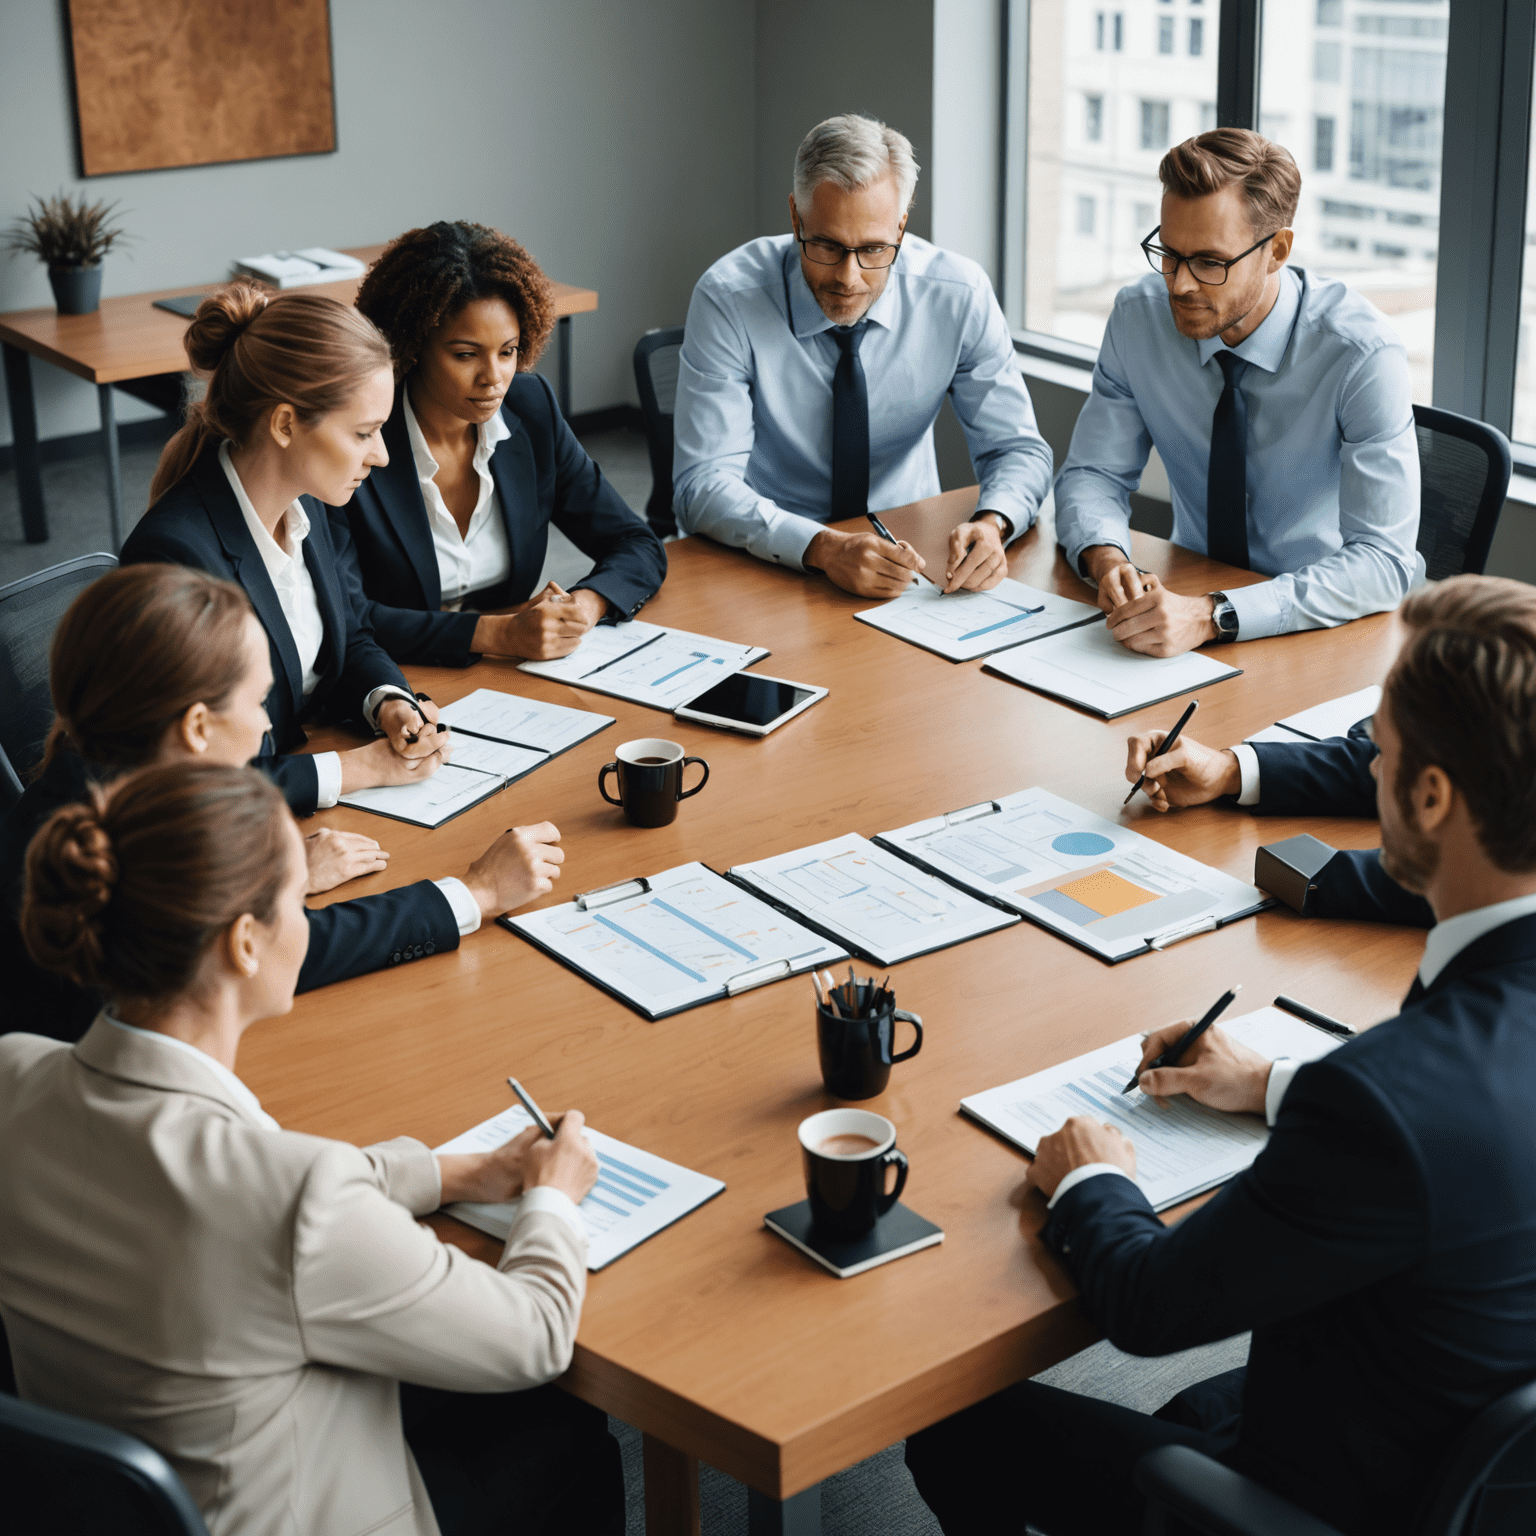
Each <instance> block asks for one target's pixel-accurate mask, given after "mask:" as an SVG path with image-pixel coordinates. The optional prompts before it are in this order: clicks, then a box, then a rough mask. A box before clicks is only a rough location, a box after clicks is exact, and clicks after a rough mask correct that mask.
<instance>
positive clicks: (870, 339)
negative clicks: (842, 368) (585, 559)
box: [673, 235, 1051, 569]
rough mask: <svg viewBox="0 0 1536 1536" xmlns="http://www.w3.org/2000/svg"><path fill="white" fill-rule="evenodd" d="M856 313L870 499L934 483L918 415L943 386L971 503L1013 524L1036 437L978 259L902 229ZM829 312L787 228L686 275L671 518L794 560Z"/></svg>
mask: <svg viewBox="0 0 1536 1536" xmlns="http://www.w3.org/2000/svg"><path fill="white" fill-rule="evenodd" d="M867 318H868V320H869V328H868V329H867V330H866V332H865V333H864V340H863V342H862V344H861V346H860V351H859V358H860V361H861V362H862V363H863V365H864V375H865V379H866V381H867V385H868V390H869V506H870V510H871V511H881V510H884V509H886V508H889V507H899V506H904V505H905V504H906V503H907V502H909V501H916V500H918V499H919V498H920V497H923V496H936V495H938V493H939V470H938V461H937V459H936V458H935V456H934V450H933V423H934V420H935V418H936V417H937V416H938V414H939V407H940V406H941V405H942V404H943V403H944V396H945V394H946V393H947V394H948V395H949V396H950V398H951V400H952V401H953V402H954V407H955V415H956V416H957V417H958V418H959V420H960V425H961V427H962V428H964V430H965V439H966V443H967V444H968V445H969V447H970V450H971V462H972V464H973V465H974V466H975V468H976V472H977V474H978V475H979V476H980V478H981V499H980V500H979V501H978V502H977V507H978V508H979V509H981V510H990V511H996V512H1001V513H1002V514H1003V515H1004V516H1005V517H1007V518H1008V520H1009V521H1010V522H1011V523H1012V524H1013V532H1014V534H1015V535H1018V534H1021V533H1023V532H1024V531H1025V530H1026V529H1027V528H1029V526H1030V525H1031V524H1032V523H1033V522H1034V520H1035V514H1036V512H1037V511H1038V510H1039V506H1040V503H1041V501H1043V500H1044V499H1045V495H1046V492H1047V491H1048V490H1049V489H1050V484H1051V450H1050V448H1049V447H1048V446H1047V444H1046V442H1045V440H1044V439H1043V438H1042V437H1041V436H1040V434H1039V432H1038V431H1037V430H1036V428H1035V412H1034V407H1033V406H1032V405H1031V404H1030V399H1029V391H1028V390H1027V389H1026V388H1025V387H1024V378H1023V375H1022V374H1020V372H1019V367H1018V363H1017V361H1016V360H1015V357H1014V352H1013V338H1012V337H1011V336H1010V334H1009V332H1008V324H1007V322H1006V321H1005V320H1004V319H1003V312H1002V310H1001V309H999V308H998V304H997V300H996V299H995V298H994V297H993V294H992V285H991V283H990V282H989V281H988V279H987V275H986V273H985V272H983V271H982V269H981V268H980V267H979V266H977V265H976V263H975V262H973V261H968V260H967V259H966V258H965V257H963V256H956V255H955V254H954V253H953V252H951V251H945V250H940V249H939V247H938V246H935V245H930V244H929V243H928V242H927V241H926V240H919V239H918V238H917V237H916V236H915V235H908V236H907V237H906V239H905V240H904V241H903V242H902V247H901V254H900V255H899V256H898V257H897V258H896V264H895V265H894V266H893V267H892V268H891V269H890V273H889V276H888V277H887V279H886V284H885V290H884V292H882V293H881V295H880V297H879V298H878V299H876V300H875V302H874V303H873V304H872V305H871V306H870V308H869V312H868V316H867ZM832 324H833V323H832V321H830V320H829V319H827V317H826V316H825V315H824V314H823V313H822V312H821V308H820V306H819V305H818V304H817V303H816V300H815V298H814V297H813V296H812V294H811V290H810V289H809V288H808V287H807V286H806V283H805V278H804V276H803V275H802V274H801V271H800V257H799V251H798V248H797V247H796V245H795V241H794V238H793V236H791V235H775V236H772V237H769V238H766V239H762V240H753V241H751V242H750V243H749V244H747V245H743V246H741V247H740V248H739V249H737V250H734V251H732V252H731V253H730V255H728V256H724V257H722V258H721V259H720V260H719V261H717V262H716V263H715V264H714V266H712V267H711V268H710V269H709V271H708V272H706V273H705V274H704V276H703V277H701V278H700V279H699V281H698V285H697V286H696V287H695V288H694V290H693V302H692V303H691V304H690V305H689V306H688V323H687V326H686V328H685V333H684V340H683V350H682V355H681V357H680V358H679V362H678V376H677V405H676V413H675V415H674V417H673V427H674V430H675V433H676V444H677V446H676V449H675V451H674V455H673V510H674V511H675V513H676V516H677V521H678V526H679V527H681V528H682V529H683V530H684V532H686V533H704V534H708V535H709V537H710V538H713V539H718V540H719V541H720V542H721V543H722V544H733V545H736V546H738V547H739V548H744V549H747V550H750V551H751V552H752V553H753V554H754V555H757V556H758V557H759V558H760V559H764V560H775V561H778V562H780V563H781V564H783V565H788V566H792V567H795V568H797V569H798V568H800V567H801V563H802V556H803V555H804V554H805V550H806V547H807V545H809V544H810V542H811V540H812V539H813V538H814V537H815V536H816V534H817V533H818V532H819V531H820V529H821V525H822V524H823V523H825V522H826V521H827V520H828V518H829V517H830V516H831V500H832V373H833V370H834V369H835V368H836V366H837V358H838V349H837V343H836V341H835V340H834V339H833V338H832V337H831V336H830V335H829V334H828V332H829V331H830V330H831V329H832Z"/></svg>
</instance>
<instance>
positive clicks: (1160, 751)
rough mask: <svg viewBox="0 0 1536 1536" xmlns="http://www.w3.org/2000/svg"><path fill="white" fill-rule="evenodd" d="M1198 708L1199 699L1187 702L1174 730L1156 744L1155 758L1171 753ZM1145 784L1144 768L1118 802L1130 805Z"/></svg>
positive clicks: (1148, 760)
mask: <svg viewBox="0 0 1536 1536" xmlns="http://www.w3.org/2000/svg"><path fill="white" fill-rule="evenodd" d="M1199 708H1200V700H1199V699H1191V700H1190V701H1189V708H1188V709H1186V710H1185V711H1184V713H1183V714H1182V715H1180V716H1179V722H1178V724H1177V725H1175V726H1174V728H1173V729H1172V730H1171V731H1169V732H1168V734H1167V735H1166V736H1164V737H1163V739H1162V740H1161V741H1160V742H1159V743H1158V744H1157V750H1156V756H1157V757H1164V756H1166V755H1167V754H1168V753H1169V752H1172V751H1173V749H1174V748H1175V747H1176V746H1177V745H1178V742H1179V736H1180V734H1181V733H1182V732H1183V730H1184V727H1185V726H1186V725H1188V724H1189V722H1190V720H1191V718H1192V717H1193V716H1194V713H1195V711H1196V710H1197V709H1199ZM1142 761H1143V763H1148V762H1151V761H1153V758H1152V757H1146V758H1143V759H1142ZM1146 782H1147V770H1146V768H1145V767H1143V768H1142V770H1141V776H1140V778H1138V779H1137V780H1136V782H1135V783H1134V784H1132V785H1131V792H1130V794H1128V795H1127V796H1126V797H1125V799H1124V800H1122V801H1121V802H1120V803H1121V805H1129V804H1130V803H1131V801H1132V800H1134V799H1135V798H1136V791H1137V790H1138V789H1140V788H1141V787H1142V785H1144V784H1145V783H1146Z"/></svg>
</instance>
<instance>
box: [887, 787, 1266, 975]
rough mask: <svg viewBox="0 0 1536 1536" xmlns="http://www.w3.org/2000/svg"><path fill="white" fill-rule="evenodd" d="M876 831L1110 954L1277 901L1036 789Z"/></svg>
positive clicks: (908, 853) (911, 854)
mask: <svg viewBox="0 0 1536 1536" xmlns="http://www.w3.org/2000/svg"><path fill="white" fill-rule="evenodd" d="M875 841H876V842H877V843H879V844H880V846H881V847H883V848H889V849H891V850H892V852H895V853H899V854H901V855H902V856H903V857H905V858H909V859H913V860H915V861H916V862H918V863H920V864H922V865H924V866H926V867H927V868H929V869H932V870H934V871H935V872H936V873H938V874H940V875H943V876H945V878H947V879H950V880H954V881H956V882H957V883H958V884H960V885H963V886H964V887H965V888H966V889H967V890H971V891H975V892H976V894H977V895H979V896H983V897H987V898H989V899H991V900H993V901H999V902H1002V903H1003V905H1005V906H1007V907H1009V908H1010V909H1011V910H1013V911H1015V912H1019V913H1022V914H1023V915H1024V916H1025V917H1027V918H1029V920H1030V921H1031V922H1035V923H1038V924H1040V926H1041V927H1042V928H1049V929H1050V930H1051V932H1052V933H1055V934H1058V935H1059V936H1060V937H1061V938H1064V939H1066V940H1067V941H1068V942H1069V943H1072V944H1076V945H1077V946H1078V947H1079V948H1080V949H1086V950H1087V951H1088V952H1089V953H1090V954H1093V955H1097V956H1098V957H1099V958H1100V959H1101V960H1108V961H1110V962H1111V963H1113V962H1115V961H1117V960H1126V959H1129V958H1130V957H1131V956H1132V955H1144V954H1146V953H1147V952H1148V951H1149V950H1154V949H1163V948H1166V947H1167V946H1168V945H1169V944H1171V943H1174V942H1177V941H1178V940H1179V939H1181V938H1186V937H1192V936H1193V935H1195V934H1198V933H1208V932H1210V931H1212V930H1213V929H1216V928H1221V927H1224V926H1225V925H1226V924H1227V923H1230V922H1233V921H1235V920H1236V919H1238V918H1240V917H1248V916H1250V915H1251V914H1253V913H1255V912H1258V911H1259V910H1261V909H1262V908H1264V907H1267V906H1272V905H1273V898H1272V897H1269V896H1266V895H1265V894H1264V893H1263V891H1261V890H1259V888H1258V887H1257V886H1253V885H1245V884H1244V883H1243V882H1242V881H1241V880H1234V879H1233V878H1232V877H1231V875H1228V874H1224V873H1223V872H1222V871H1221V870H1219V869H1212V868H1211V867H1210V866H1209V865H1208V864H1201V863H1200V862H1198V861H1197V860H1195V859H1191V858H1186V857H1185V856H1184V855H1183V854H1182V853H1176V852H1175V851H1174V850H1173V849H1172V848H1165V847H1163V845H1162V844H1161V843H1156V842H1153V840H1152V839H1151V838H1149V837H1143V836H1142V835H1141V834H1140V833H1139V832H1132V831H1130V830H1129V829H1127V828H1125V827H1122V826H1120V825H1119V824H1118V823H1116V822H1113V821H1106V820H1104V818H1103V817H1102V816H1095V815H1094V814H1093V812H1092V811H1085V810H1084V809H1083V808H1082V807H1081V806H1079V805H1073V804H1072V802H1071V801H1070V800H1063V799H1061V798H1060V796H1058V795H1053V794H1051V793H1050V792H1049V791H1048V790H1044V789H1025V790H1021V791H1020V792H1019V793H1018V794H1016V795H1009V796H1007V797H1006V798H1004V799H1002V800H985V801H983V802H982V803H981V804H980V805H973V806H968V807H967V808H966V809H964V810H960V811H951V812H949V813H948V814H946V815H944V816H939V817H935V818H934V819H933V820H930V821H918V822H914V823H913V824H912V825H911V826H908V827H901V828H898V829H897V830H896V831H894V832H882V833H881V834H880V835H879V836H878V837H877V838H876V839H875Z"/></svg>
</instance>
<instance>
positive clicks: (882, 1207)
mask: <svg viewBox="0 0 1536 1536" xmlns="http://www.w3.org/2000/svg"><path fill="white" fill-rule="evenodd" d="M880 1168H881V1172H882V1179H881V1182H882V1183H883V1182H884V1178H883V1173H884V1170H885V1169H887V1168H895V1170H896V1188H895V1189H893V1190H892V1191H891V1192H890V1194H888V1195H887V1194H879V1195H876V1196H875V1215H876V1216H884V1215H885V1214H886V1212H888V1211H889V1210H890V1209H891V1207H892V1206H894V1205H895V1204H896V1202H897V1201H898V1200H900V1199H901V1192H902V1190H904V1189H905V1188H906V1187H907V1154H906V1153H905V1152H903V1151H902V1150H901V1148H900V1147H892V1148H891V1150H890V1151H889V1152H887V1153H886V1154H885V1156H884V1157H882V1158H881V1159H880Z"/></svg>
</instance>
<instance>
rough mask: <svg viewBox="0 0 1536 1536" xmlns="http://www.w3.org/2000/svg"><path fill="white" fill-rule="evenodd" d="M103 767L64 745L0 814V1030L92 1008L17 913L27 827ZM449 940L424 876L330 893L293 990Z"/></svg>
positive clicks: (62, 1033) (66, 1028)
mask: <svg viewBox="0 0 1536 1536" xmlns="http://www.w3.org/2000/svg"><path fill="white" fill-rule="evenodd" d="M111 777H112V774H111V773H110V772H104V771H97V770H93V769H92V768H91V767H90V765H89V764H87V763H86V761H85V759H84V758H81V757H76V756H75V755H74V754H73V753H63V754H61V755H60V756H58V757H56V758H55V759H54V760H53V762H52V763H51V764H50V765H49V767H48V769H47V771H46V772H44V773H42V774H41V775H39V777H37V778H36V779H34V780H33V781H32V783H31V784H29V785H28V786H27V791H26V793H25V794H24V795H23V796H22V797H21V799H20V800H18V801H17V802H16V804H15V805H13V806H12V807H11V809H10V810H9V811H7V812H6V814H5V816H4V817H3V818H0V975H3V976H4V977H5V990H6V1007H5V1021H4V1023H3V1024H0V1034H8V1033H10V1032H11V1031H12V1030H25V1031H26V1032H27V1033H28V1034H32V1035H47V1036H49V1037H50V1038H51V1039H54V1040H70V1041H74V1040H78V1039H79V1038H80V1037H81V1036H82V1035H83V1034H84V1033H85V1032H86V1030H87V1029H89V1028H90V1025H91V1021H92V1020H93V1019H94V1018H95V1017H96V1014H97V1012H98V1010H99V1009H100V1008H101V999H100V998H99V997H98V996H97V995H96V994H95V993H94V992H85V991H82V990H81V989H80V988H79V987H77V986H75V985H74V984H73V983H71V982H68V981H65V980H64V979H63V978H62V977H59V976H55V975H53V974H52V973H51V972H48V971H45V970H43V969H42V968H41V967H39V966H36V965H34V964H33V963H32V957H31V956H30V955H29V954H28V953H27V951H26V946H25V945H24V944H23V943H22V941H21V929H20V928H19V927H18V926H17V917H18V915H19V913H20V911H21V892H22V879H23V876H24V874H25V870H26V863H25V861H26V853H27V844H28V843H30V842H31V841H32V834H33V833H34V832H36V831H37V829H38V828H39V827H40V826H41V825H42V824H43V823H44V822H45V821H46V820H47V819H48V818H49V816H51V815H52V814H53V813H54V812H55V811H56V810H57V809H58V808H59V807H60V806H61V805H68V804H69V803H70V802H71V801H74V800H79V799H82V798H83V797H84V795H85V791H86V786H87V785H88V784H90V783H91V782H92V781H93V780H95V781H96V782H98V783H99V782H105V781H106V780H107V779H109V778H111ZM458 947H459V926H458V924H457V923H456V922H455V921H454V917H453V909H452V907H450V906H449V905H448V898H447V897H446V896H444V895H443V893H442V892H441V891H440V890H438V888H437V887H436V886H435V885H433V883H432V882H431V881H430V880H421V881H418V882H417V883H416V884H415V885H407V886H402V887H401V888H400V889H399V890H395V891H384V892H382V893H381V894H379V895H377V896H360V897H358V898H357V899H356V900H354V901H338V902H333V903H332V904H331V905H330V906H328V907H322V908H321V909H320V910H319V911H316V912H311V913H310V914H309V952H308V954H306V956H305V957H304V964H303V966H302V968H301V969H300V971H299V982H298V990H299V991H300V992H312V991H314V989H315V988H316V987H324V986H329V985H330V983H331V982H333V981H345V980H346V978H347V977H348V976H362V975H365V974H366V973H367V972H369V971H376V970H379V969H381V968H382V967H383V966H386V965H402V964H404V963H405V962H406V961H407V960H419V959H421V958H422V957H424V956H426V955H432V954H436V953H437V952H438V951H440V950H449V949H457V948H458Z"/></svg>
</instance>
